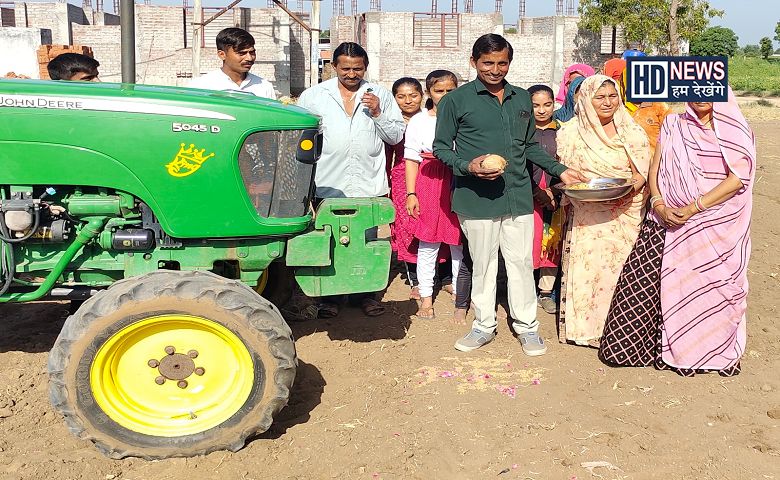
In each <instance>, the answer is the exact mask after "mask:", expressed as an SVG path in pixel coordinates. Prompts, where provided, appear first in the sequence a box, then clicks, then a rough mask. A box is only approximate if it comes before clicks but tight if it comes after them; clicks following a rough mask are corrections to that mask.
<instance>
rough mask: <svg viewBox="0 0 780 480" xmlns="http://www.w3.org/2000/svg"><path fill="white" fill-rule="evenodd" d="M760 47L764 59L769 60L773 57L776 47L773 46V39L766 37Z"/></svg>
mask: <svg viewBox="0 0 780 480" xmlns="http://www.w3.org/2000/svg"><path fill="white" fill-rule="evenodd" d="M760 45H761V56H762V57H764V59H767V58H769V56H770V55H772V51H773V50H774V46H772V39H771V38H769V37H764V38H762V39H761V42H760Z"/></svg>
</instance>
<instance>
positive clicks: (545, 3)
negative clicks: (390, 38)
mask: <svg viewBox="0 0 780 480" xmlns="http://www.w3.org/2000/svg"><path fill="white" fill-rule="evenodd" d="M204 1H205V0H204ZM245 1H246V0H245ZM458 3H459V5H460V9H461V11H462V10H463V3H464V2H463V0H460V1H459V2H458ZM525 3H526V16H543V15H555V0H526V2H525ZM288 4H289V5H290V6H292V7H295V6H296V5H297V0H288ZM344 4H345V9H346V11H347V13H349V6H350V0H344ZM370 4H371V2H370V1H369V0H359V2H358V5H359V7H360V9H361V10H368V7H369V5H370ZM438 4H439V11H440V12H448V11H450V8H451V5H452V2H451V0H438ZM305 5H307V7H308V2H307V3H306V4H305ZM518 5H519V2H518V0H504V23H515V22H517V14H518ZM710 5H711V6H712V7H713V8H717V9H718V10H725V12H726V13H725V14H724V15H723V17H721V18H715V19H713V20H712V21H711V24H712V25H722V26H724V27H729V28H731V29H732V30H734V32H736V34H737V36H738V37H739V44H740V46H742V45H746V44H749V43H750V44H758V41H759V40H760V39H761V37H769V38H773V37H774V36H775V25H776V24H777V22H778V21H780V0H710ZM332 7H333V1H332V0H323V1H322V11H323V22H329V21H330V20H329V19H330V14H331V10H332ZM494 8H495V1H494V0H474V11H478V12H492V11H493V10H494ZM382 9H383V10H397V11H428V10H430V1H429V0H382ZM778 46H780V44H778V43H777V42H776V43H775V47H778Z"/></svg>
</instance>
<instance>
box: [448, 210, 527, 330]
mask: <svg viewBox="0 0 780 480" xmlns="http://www.w3.org/2000/svg"><path fill="white" fill-rule="evenodd" d="M460 226H461V228H462V229H463V233H464V234H465V235H466V238H467V239H468V243H469V253H471V259H472V261H473V262H474V267H473V270H472V276H471V279H472V280H471V281H472V286H471V301H472V302H473V303H474V306H475V315H476V318H475V319H474V323H473V328H476V329H478V330H481V331H483V332H487V333H492V332H494V331H495V330H496V276H497V275H498V250H499V248H500V249H501V253H502V254H503V256H504V263H505V264H506V275H507V296H508V299H509V315H510V316H511V317H512V320H513V323H512V329H513V330H514V331H515V333H518V334H520V333H526V332H536V331H537V330H538V329H539V322H538V321H537V320H536V286H535V285H534V266H533V238H534V216H533V215H521V216H516V217H511V216H506V217H500V218H493V219H488V220H482V219H478V220H477V219H470V218H465V217H461V218H460Z"/></svg>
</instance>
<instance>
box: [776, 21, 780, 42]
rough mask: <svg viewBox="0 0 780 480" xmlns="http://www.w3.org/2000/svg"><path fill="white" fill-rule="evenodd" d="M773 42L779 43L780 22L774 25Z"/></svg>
mask: <svg viewBox="0 0 780 480" xmlns="http://www.w3.org/2000/svg"><path fill="white" fill-rule="evenodd" d="M775 41H776V42H780V22H777V25H775Z"/></svg>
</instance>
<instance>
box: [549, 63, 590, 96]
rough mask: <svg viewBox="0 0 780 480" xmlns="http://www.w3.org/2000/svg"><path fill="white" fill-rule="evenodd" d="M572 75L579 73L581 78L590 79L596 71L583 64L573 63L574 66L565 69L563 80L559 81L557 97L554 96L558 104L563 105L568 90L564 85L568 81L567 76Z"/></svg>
mask: <svg viewBox="0 0 780 480" xmlns="http://www.w3.org/2000/svg"><path fill="white" fill-rule="evenodd" d="M572 73H579V74H580V75H582V76H583V77H590V76H591V75H593V74H594V73H596V71H595V70H593V67H591V66H590V65H586V64H584V63H575V64H574V65H572V66H570V67H569V68H567V69H566V71H565V72H563V79H562V80H561V86H560V88H558V95H556V96H555V100H556V101H557V102H558V103H563V102H564V101H565V100H566V92H567V91H568V89H569V86H568V85H566V83H567V82H568V81H569V76H570V75H571V74H572Z"/></svg>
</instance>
